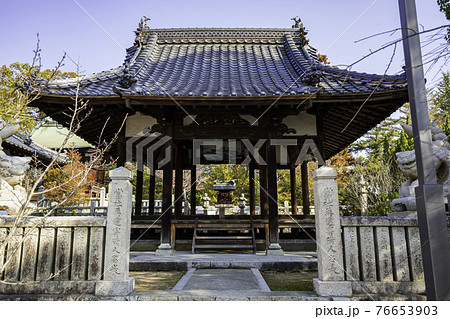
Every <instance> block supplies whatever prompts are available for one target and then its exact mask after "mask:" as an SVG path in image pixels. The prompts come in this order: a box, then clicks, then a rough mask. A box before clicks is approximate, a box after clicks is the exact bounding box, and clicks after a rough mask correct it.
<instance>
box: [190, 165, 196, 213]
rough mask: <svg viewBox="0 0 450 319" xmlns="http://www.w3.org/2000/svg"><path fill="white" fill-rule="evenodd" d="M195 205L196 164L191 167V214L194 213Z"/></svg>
mask: <svg viewBox="0 0 450 319" xmlns="http://www.w3.org/2000/svg"><path fill="white" fill-rule="evenodd" d="M196 207H197V166H196V165H194V166H193V167H192V168H191V215H195V213H196V211H195V209H196Z"/></svg>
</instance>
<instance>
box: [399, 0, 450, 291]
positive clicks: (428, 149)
mask: <svg viewBox="0 0 450 319" xmlns="http://www.w3.org/2000/svg"><path fill="white" fill-rule="evenodd" d="M398 3H399V8H400V21H401V26H402V36H403V50H404V54H405V67H406V77H407V80H408V94H409V102H410V108H411V120H412V126H413V135H414V147H415V153H416V163H417V173H418V176H419V186H417V187H416V202H417V216H418V221H419V233H420V243H421V247H422V259H423V268H424V275H425V286H426V291H427V299H428V300H445V299H446V296H447V298H449V297H450V296H449V294H450V291H449V290H450V271H449V269H450V250H449V245H448V230H447V221H446V216H445V204H444V195H443V188H442V185H438V184H437V182H436V169H435V166H434V160H433V153H432V141H431V131H430V129H429V126H430V120H429V117H428V107H427V97H426V90H425V77H424V73H423V64H422V53H421V49H420V39H419V35H418V32H419V28H418V23H417V14H416V4H415V0H399V1H398Z"/></svg>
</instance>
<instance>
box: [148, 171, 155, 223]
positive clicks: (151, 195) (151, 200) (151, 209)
mask: <svg viewBox="0 0 450 319" xmlns="http://www.w3.org/2000/svg"><path fill="white" fill-rule="evenodd" d="M155 176H156V170H155V168H154V167H152V168H151V171H150V181H149V185H148V214H149V215H155Z"/></svg>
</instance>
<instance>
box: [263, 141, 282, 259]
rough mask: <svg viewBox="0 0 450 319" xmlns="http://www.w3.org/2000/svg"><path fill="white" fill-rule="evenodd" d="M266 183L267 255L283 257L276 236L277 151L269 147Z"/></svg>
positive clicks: (273, 147) (274, 147)
mask: <svg viewBox="0 0 450 319" xmlns="http://www.w3.org/2000/svg"><path fill="white" fill-rule="evenodd" d="M267 182H268V193H269V242H270V244H269V248H268V249H267V250H266V254H267V255H283V250H282V249H281V246H280V244H279V235H278V189H277V151H276V146H275V145H271V146H270V147H269V154H268V170H267Z"/></svg>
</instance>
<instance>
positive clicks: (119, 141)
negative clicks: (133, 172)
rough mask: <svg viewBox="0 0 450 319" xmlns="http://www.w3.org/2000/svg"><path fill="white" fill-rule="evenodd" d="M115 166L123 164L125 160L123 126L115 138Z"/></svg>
mask: <svg viewBox="0 0 450 319" xmlns="http://www.w3.org/2000/svg"><path fill="white" fill-rule="evenodd" d="M117 155H118V158H117V167H121V166H125V162H126V143H125V126H124V127H123V128H122V130H121V131H120V132H119V137H118V139H117Z"/></svg>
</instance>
